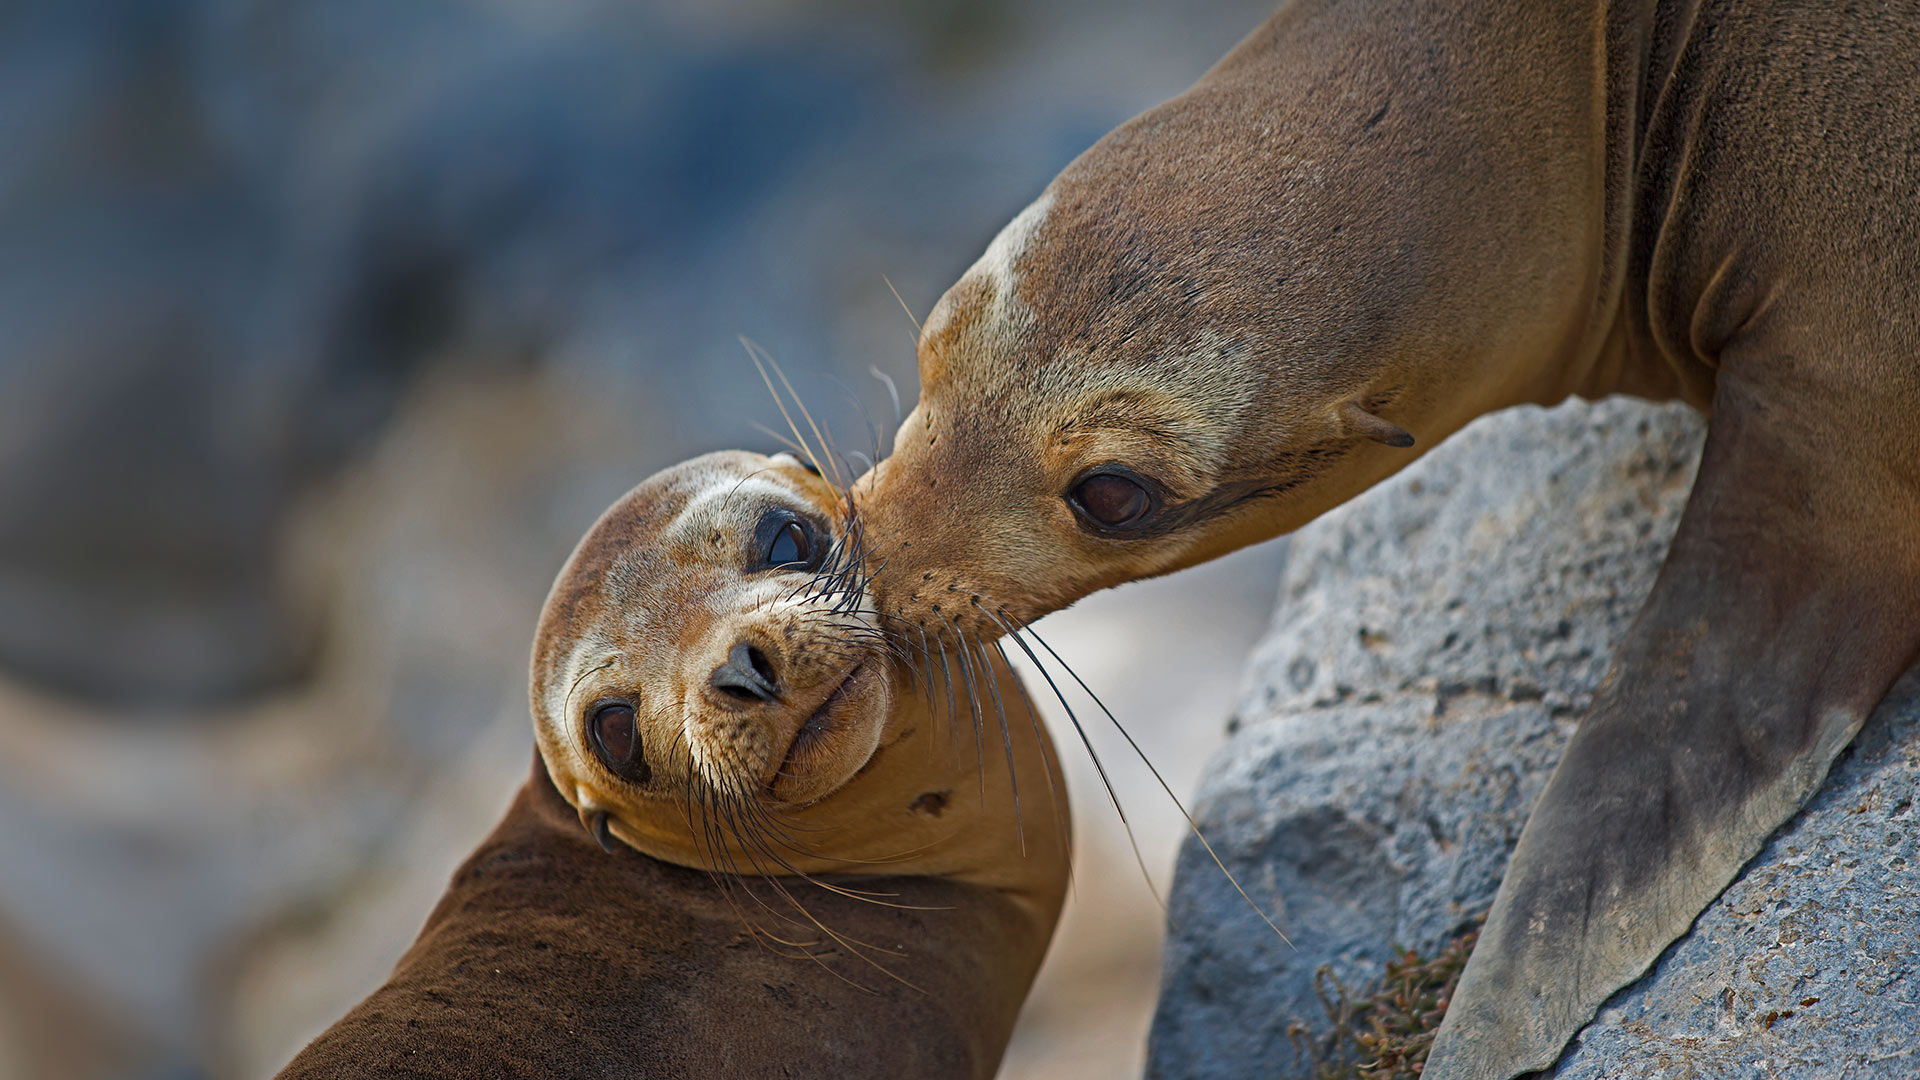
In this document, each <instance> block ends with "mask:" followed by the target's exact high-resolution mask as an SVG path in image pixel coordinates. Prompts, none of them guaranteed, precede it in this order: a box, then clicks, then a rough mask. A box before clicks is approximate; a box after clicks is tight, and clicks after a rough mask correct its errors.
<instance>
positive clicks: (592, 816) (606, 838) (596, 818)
mask: <svg viewBox="0 0 1920 1080" xmlns="http://www.w3.org/2000/svg"><path fill="white" fill-rule="evenodd" d="M580 819H581V820H580V823H581V824H582V825H585V826H586V827H587V831H588V832H590V833H592V834H593V838H594V839H595V840H598V841H600V846H601V847H602V848H604V849H605V850H606V853H607V854H609V855H612V854H614V853H615V852H617V851H619V850H620V849H619V848H617V847H615V846H614V843H613V829H612V828H610V827H609V826H608V825H607V812H606V811H605V810H595V811H592V812H591V813H589V812H587V811H585V810H582V811H581V812H580Z"/></svg>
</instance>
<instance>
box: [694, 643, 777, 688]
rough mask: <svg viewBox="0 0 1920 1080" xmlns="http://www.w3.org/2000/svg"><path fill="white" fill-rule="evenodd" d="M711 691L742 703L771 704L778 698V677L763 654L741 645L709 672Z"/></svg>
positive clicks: (728, 652) (771, 664) (744, 644)
mask: <svg viewBox="0 0 1920 1080" xmlns="http://www.w3.org/2000/svg"><path fill="white" fill-rule="evenodd" d="M708 681H709V682H710V683H711V684H712V685H713V688H714V689H715V690H718V691H720V692H721V693H723V694H725V695H727V696H728V697H732V698H738V699H740V700H742V701H761V702H772V701H773V700H775V699H776V698H778V697H779V696H780V676H779V672H778V671H777V670H776V669H775V668H774V666H773V662H772V661H771V660H769V659H767V654H766V653H764V652H762V651H761V650H760V649H759V648H758V647H756V646H753V645H749V644H747V643H746V642H744V641H741V642H737V643H735V644H734V646H733V648H732V649H729V650H728V651H727V662H726V663H724V664H721V665H720V666H719V667H717V668H714V669H713V674H712V675H711V676H710V677H709V679H708Z"/></svg>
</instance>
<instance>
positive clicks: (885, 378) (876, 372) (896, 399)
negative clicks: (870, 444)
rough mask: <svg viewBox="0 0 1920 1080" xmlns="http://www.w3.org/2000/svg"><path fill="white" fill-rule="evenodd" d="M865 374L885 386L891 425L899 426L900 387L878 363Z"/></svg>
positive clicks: (915, 326)
mask: <svg viewBox="0 0 1920 1080" xmlns="http://www.w3.org/2000/svg"><path fill="white" fill-rule="evenodd" d="M889 287H891V284H889ZM894 295H895V296H898V295H899V294H898V293H895V294H894ZM907 317H908V318H912V317H913V312H911V311H909V312H907ZM919 328H920V324H919V323H917V322H916V323H915V324H914V329H915V330H918V329H919ZM916 344H917V342H916ZM867 374H869V375H872V376H873V377H874V378H876V379H879V380H880V382H881V383H882V384H883V385H885V386H886V388H887V397H888V399H889V400H891V401H892V402H893V426H894V427H895V428H898V427H899V426H900V421H901V419H902V418H904V417H905V415H906V414H905V413H903V412H901V411H900V388H899V387H898V386H896V385H894V382H893V376H891V375H889V374H887V373H886V372H884V371H881V370H880V365H878V364H868V365H867ZM874 452H875V454H876V455H877V454H878V453H879V447H877V446H876V447H875V448H874Z"/></svg>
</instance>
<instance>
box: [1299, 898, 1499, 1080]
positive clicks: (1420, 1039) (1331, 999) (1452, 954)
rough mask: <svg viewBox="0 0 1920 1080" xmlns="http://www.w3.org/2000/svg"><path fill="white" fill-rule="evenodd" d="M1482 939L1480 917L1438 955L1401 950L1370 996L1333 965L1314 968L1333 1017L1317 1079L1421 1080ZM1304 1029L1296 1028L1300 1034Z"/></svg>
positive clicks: (1322, 998) (1316, 983)
mask: <svg viewBox="0 0 1920 1080" xmlns="http://www.w3.org/2000/svg"><path fill="white" fill-rule="evenodd" d="M1479 937H1480V927H1479V924H1478V923H1477V922H1476V923H1475V924H1474V926H1473V927H1471V928H1470V929H1468V930H1466V931H1465V932H1463V933H1461V934H1459V935H1458V936H1456V937H1455V938H1453V940H1451V941H1449V942H1447V944H1446V945H1445V946H1443V947H1442V948H1441V949H1440V951H1439V952H1438V953H1436V954H1434V955H1433V956H1431V957H1422V956H1421V955H1420V954H1419V953H1417V952H1415V951H1414V950H1412V949H1405V950H1395V954H1394V957H1393V959H1391V960H1389V961H1387V970H1386V974H1385V975H1384V976H1382V977H1381V980H1380V985H1379V987H1378V988H1376V989H1375V990H1374V991H1373V992H1372V993H1371V994H1369V995H1367V996H1366V997H1362V998H1355V997H1354V995H1353V994H1351V993H1350V992H1349V991H1348V990H1347V988H1346V986H1344V985H1342V984H1341V982H1340V980H1339V979H1338V978H1335V977H1334V974H1333V971H1332V970H1331V969H1330V968H1327V967H1325V966H1322V967H1321V968H1320V970H1318V971H1316V972H1314V975H1313V987H1314V991H1315V992H1316V993H1318V994H1319V995H1320V1002H1321V1004H1322V1005H1323V1006H1325V1008H1326V1010H1327V1017H1328V1018H1329V1019H1330V1020H1332V1021H1333V1030H1332V1032H1330V1033H1329V1034H1328V1035H1327V1036H1326V1038H1325V1040H1324V1041H1322V1043H1321V1048H1320V1050H1321V1052H1320V1053H1319V1054H1317V1055H1316V1056H1317V1057H1318V1058H1319V1060H1320V1065H1319V1066H1318V1067H1317V1068H1316V1069H1315V1071H1314V1074H1313V1075H1314V1080H1415V1078H1416V1077H1418V1076H1419V1075H1420V1072H1421V1070H1422V1069H1424V1068H1425V1067H1426V1061H1427V1051H1428V1050H1430V1049H1432V1048H1433V1033H1434V1032H1435V1031H1437V1030H1439V1028H1440V1020H1441V1018H1442V1017H1444V1016H1446V1015H1447V1003H1448V1002H1449V1001H1451V1000H1452V998H1453V988H1454V987H1455V986H1456V985H1458V984H1459V982H1460V972H1461V971H1462V970H1464V969H1465V968H1466V966H1467V957H1468V956H1469V955H1471V954H1472V953H1473V943H1474V942H1475V941H1477V940H1478V939H1479ZM1303 1034H1304V1033H1303V1032H1300V1031H1298V1030H1296V1031H1295V1032H1294V1035H1295V1038H1296V1039H1299V1038H1301V1036H1302V1035H1303Z"/></svg>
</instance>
